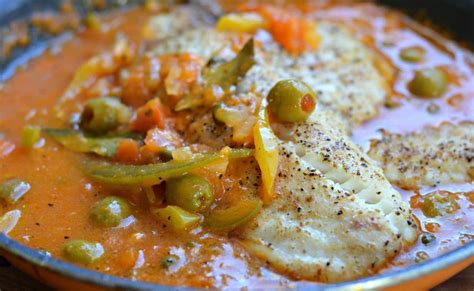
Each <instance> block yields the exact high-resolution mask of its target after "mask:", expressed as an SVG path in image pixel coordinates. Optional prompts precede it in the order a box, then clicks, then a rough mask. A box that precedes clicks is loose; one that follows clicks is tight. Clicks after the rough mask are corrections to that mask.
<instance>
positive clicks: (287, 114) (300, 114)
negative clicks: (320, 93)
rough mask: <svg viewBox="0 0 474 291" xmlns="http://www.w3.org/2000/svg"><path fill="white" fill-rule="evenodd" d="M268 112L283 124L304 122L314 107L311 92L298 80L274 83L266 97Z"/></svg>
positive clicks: (314, 101)
mask: <svg viewBox="0 0 474 291" xmlns="http://www.w3.org/2000/svg"><path fill="white" fill-rule="evenodd" d="M267 100H268V106H269V109H270V112H271V113H273V114H274V115H275V116H276V117H277V118H278V119H280V120H281V121H284V122H302V121H305V120H306V119H307V118H308V117H309V115H310V114H311V113H312V112H313V111H314V109H315V107H316V95H315V94H314V92H313V90H311V88H310V87H309V86H308V85H306V84H305V83H303V82H302V81H298V80H283V81H279V82H278V83H276V85H275V86H273V88H272V89H271V90H270V92H269V93H268V96H267Z"/></svg>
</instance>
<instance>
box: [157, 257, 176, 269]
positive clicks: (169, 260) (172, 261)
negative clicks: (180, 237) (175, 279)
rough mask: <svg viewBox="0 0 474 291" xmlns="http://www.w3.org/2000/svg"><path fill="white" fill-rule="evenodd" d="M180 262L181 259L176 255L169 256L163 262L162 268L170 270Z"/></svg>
mask: <svg viewBox="0 0 474 291" xmlns="http://www.w3.org/2000/svg"><path fill="white" fill-rule="evenodd" d="M178 261H179V257H178V256H176V255H168V256H166V257H164V258H163V259H162V260H161V267H162V268H163V269H168V268H169V267H171V266H173V265H174V264H176V262H178Z"/></svg>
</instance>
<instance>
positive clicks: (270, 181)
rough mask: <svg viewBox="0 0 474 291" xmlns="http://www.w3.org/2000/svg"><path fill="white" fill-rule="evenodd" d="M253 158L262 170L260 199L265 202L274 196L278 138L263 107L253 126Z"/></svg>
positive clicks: (268, 201)
mask: <svg viewBox="0 0 474 291" xmlns="http://www.w3.org/2000/svg"><path fill="white" fill-rule="evenodd" d="M253 138H254V143H255V159H256V160H257V163H258V166H259V167H260V171H261V172H262V192H261V194H262V199H263V202H264V203H265V204H268V203H270V202H271V201H272V200H273V198H274V197H275V192H274V183H275V178H276V175H277V173H278V139H277V137H276V136H275V134H274V133H273V131H272V129H271V127H270V123H269V121H268V114H267V113H266V110H265V109H263V110H261V112H260V113H259V120H258V121H257V123H256V124H255V125H254V127H253Z"/></svg>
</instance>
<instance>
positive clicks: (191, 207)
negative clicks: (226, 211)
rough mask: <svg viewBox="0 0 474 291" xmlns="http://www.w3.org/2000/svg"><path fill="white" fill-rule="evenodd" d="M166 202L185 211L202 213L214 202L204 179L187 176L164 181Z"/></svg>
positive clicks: (212, 193)
mask: <svg viewBox="0 0 474 291" xmlns="http://www.w3.org/2000/svg"><path fill="white" fill-rule="evenodd" d="M166 202H167V203H168V204H171V205H176V206H179V207H181V208H183V209H185V210H187V211H191V212H203V211H206V210H207V209H209V207H210V206H211V204H212V202H214V192H213V190H212V186H211V184H210V183H209V182H208V181H207V180H206V179H204V178H202V177H200V176H198V175H194V174H188V175H185V176H182V177H178V178H173V179H170V180H168V181H166Z"/></svg>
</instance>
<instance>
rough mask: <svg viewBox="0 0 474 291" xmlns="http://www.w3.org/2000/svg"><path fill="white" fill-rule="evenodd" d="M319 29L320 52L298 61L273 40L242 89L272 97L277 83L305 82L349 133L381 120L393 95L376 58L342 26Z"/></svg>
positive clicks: (263, 48)
mask: <svg viewBox="0 0 474 291" xmlns="http://www.w3.org/2000/svg"><path fill="white" fill-rule="evenodd" d="M317 29H318V33H319V35H320V37H321V43H320V45H319V47H318V48H317V49H316V50H314V51H311V52H307V53H304V54H302V55H301V56H297V57H295V56H292V55H289V54H288V53H286V52H285V51H284V50H283V49H282V48H281V47H280V46H279V45H277V44H276V43H274V42H273V41H272V40H267V41H266V42H265V44H264V45H262V46H261V47H259V49H258V50H257V51H258V52H259V54H258V57H257V63H256V65H254V67H253V68H252V69H251V70H250V71H249V72H248V73H247V75H246V76H245V78H244V80H242V82H241V83H240V84H239V85H238V88H239V89H240V90H241V91H244V92H245V91H248V90H250V89H251V88H254V89H256V90H257V91H259V92H260V93H262V94H263V95H264V96H266V95H267V94H268V92H269V90H270V89H271V88H272V87H273V85H274V84H275V83H276V82H278V81H280V80H284V79H299V80H302V81H304V82H305V83H307V84H308V85H309V86H310V87H311V88H312V89H313V90H314V91H315V92H316V93H317V98H318V106H321V107H323V108H325V109H328V110H331V111H335V112H337V113H338V114H340V115H341V116H342V117H343V118H344V119H345V120H346V124H347V125H349V126H348V127H349V128H351V127H352V126H355V125H357V124H360V123H362V122H364V121H366V120H369V119H371V118H373V117H375V116H376V115H377V113H378V108H379V107H380V106H381V105H382V104H383V103H384V101H385V98H386V95H387V90H386V89H387V87H386V82H387V80H385V78H384V77H382V75H381V74H380V73H379V72H378V70H377V69H376V67H375V65H374V61H375V57H376V56H375V55H374V54H373V52H372V51H371V50H369V49H368V48H367V47H365V46H364V45H363V44H362V43H361V42H360V41H359V40H357V39H356V38H355V37H353V36H351V34H350V33H349V32H348V31H347V29H345V28H344V27H343V26H341V25H338V24H334V23H330V22H318V26H317Z"/></svg>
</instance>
